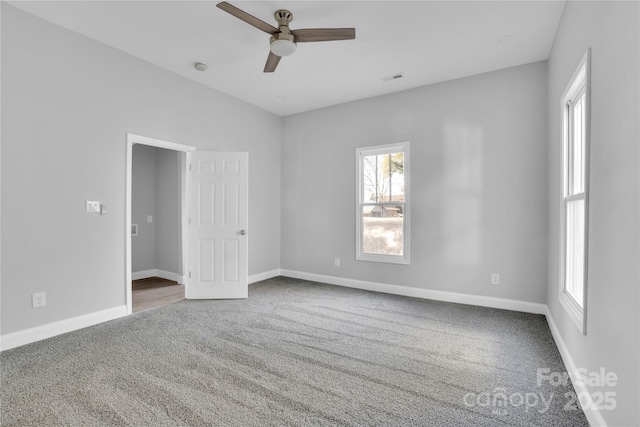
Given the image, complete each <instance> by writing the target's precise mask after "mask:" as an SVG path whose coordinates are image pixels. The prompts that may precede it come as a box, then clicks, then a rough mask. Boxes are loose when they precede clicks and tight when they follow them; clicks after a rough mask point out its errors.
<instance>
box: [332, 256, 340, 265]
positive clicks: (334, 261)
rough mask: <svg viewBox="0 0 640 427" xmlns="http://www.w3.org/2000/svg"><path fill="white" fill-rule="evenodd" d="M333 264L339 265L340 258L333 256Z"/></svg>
mask: <svg viewBox="0 0 640 427" xmlns="http://www.w3.org/2000/svg"><path fill="white" fill-rule="evenodd" d="M333 265H334V266H335V267H340V258H334V260H333Z"/></svg>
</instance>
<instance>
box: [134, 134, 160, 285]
mask: <svg viewBox="0 0 640 427" xmlns="http://www.w3.org/2000/svg"><path fill="white" fill-rule="evenodd" d="M156 162H157V156H156V148H155V147H149V146H147V145H139V144H136V145H134V146H133V149H132V173H131V223H132V224H138V235H137V236H132V237H131V270H132V271H133V272H136V271H144V270H151V269H156V268H158V257H157V254H156V252H157V246H158V245H157V233H156V229H157V218H158V215H157V210H156V194H157V184H156ZM148 215H153V218H154V222H152V223H148V222H147V216H148Z"/></svg>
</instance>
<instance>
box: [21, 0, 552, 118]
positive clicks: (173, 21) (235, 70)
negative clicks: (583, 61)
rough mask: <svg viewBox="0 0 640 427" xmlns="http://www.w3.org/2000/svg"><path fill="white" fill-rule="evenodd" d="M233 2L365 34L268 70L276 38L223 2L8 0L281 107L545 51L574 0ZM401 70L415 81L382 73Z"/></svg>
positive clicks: (471, 70) (338, 98)
mask: <svg viewBox="0 0 640 427" xmlns="http://www.w3.org/2000/svg"><path fill="white" fill-rule="evenodd" d="M229 2H230V3H231V4H233V5H234V6H237V7H239V8H241V9H243V10H245V11H246V12H248V13H250V14H251V15H254V16H256V17H257V18H260V19H262V20H263V21H265V22H267V23H269V24H272V25H274V26H277V24H276V22H275V20H274V19H273V13H274V12H275V11H276V10H277V9H288V10H290V11H291V12H293V15H294V18H293V21H292V22H291V24H290V26H291V28H292V29H300V28H331V27H355V28H356V40H348V41H333V42H324V43H304V44H300V45H298V50H297V51H296V52H295V53H294V54H293V55H292V56H289V57H285V58H282V60H281V61H280V64H279V66H278V68H277V70H276V71H275V73H272V74H267V73H263V72H262V69H263V68H264V63H265V61H266V58H267V55H268V53H269V35H268V34H266V33H263V32H261V31H260V30H258V29H256V28H254V27H252V26H250V25H248V24H246V23H244V22H242V21H240V20H239V19H237V18H235V17H233V16H232V15H229V14H228V13H226V12H224V11H222V10H220V9H218V8H217V7H216V3H217V1H86V0H85V1H68V2H60V1H14V2H10V3H11V4H12V5H14V6H16V7H18V8H20V9H23V10H24V11H26V12H29V13H32V14H34V15H36V16H39V17H41V18H43V19H46V20H48V21H51V22H53V23H55V24H58V25H60V26H62V27H65V28H68V29H70V30H72V31H75V32H78V33H81V34H84V35H86V36H88V37H91V38H93V39H95V40H98V41H100V42H102V43H105V44H107V45H109V46H113V47H115V48H117V49H120V50H122V51H125V52H127V53H129V54H131V55H134V56H137V57H139V58H142V59H144V60H146V61H148V62H150V63H152V64H155V65H158V66H160V67H162V68H165V69H168V70H170V71H173V72H175V73H177V74H179V75H181V76H184V77H186V78H189V79H192V80H195V81H197V82H200V83H202V84H203V85H206V86H209V87H212V88H214V89H217V90H219V91H221V92H224V93H227V94H229V95H232V96H234V97H236V98H239V99H242V100H244V101H246V102H249V103H251V104H253V105H256V106H258V107H260V108H263V109H265V110H268V111H271V112H273V113H275V114H278V115H288V114H293V113H297V112H301V111H307V110H312V109H316V108H321V107H326V106H330V105H335V104H339V103H344V102H348V101H353V100H357V99H362V98H368V97H372V96H376V95H381V94H385V93H390V92H397V91H400V90H405V89H410V88H414V87H418V86H423V85H427V84H431V83H436V82H440V81H445V80H451V79H455V78H459V77H464V76H470V75H474V74H479V73H483V72H487V71H493V70H498V69H502V68H507V67H511V66H516V65H520V64H526V63H530V62H535V61H540V60H544V59H547V58H548V56H549V51H550V49H551V45H552V43H553V38H554V36H555V33H556V29H557V27H558V22H559V20H560V16H561V14H562V10H563V8H564V0H562V1H560V0H556V1H406V2H401V1H271V0H268V1H234V0H229ZM507 35H508V36H511V38H510V40H508V41H506V42H505V41H503V40H502V38H504V37H503V36H507ZM196 62H203V63H206V64H207V65H208V66H209V68H208V70H207V71H205V72H200V71H196V70H195V69H194V67H193V66H194V64H195V63H196ZM396 73H403V74H404V76H405V77H404V78H402V79H398V80H393V81H387V82H385V81H383V80H382V78H383V77H385V76H388V75H392V74H396Z"/></svg>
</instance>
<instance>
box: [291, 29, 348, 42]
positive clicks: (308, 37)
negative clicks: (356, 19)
mask: <svg viewBox="0 0 640 427" xmlns="http://www.w3.org/2000/svg"><path fill="white" fill-rule="evenodd" d="M291 34H293V35H294V36H295V37H296V42H297V43H307V42H329V41H333V40H353V39H355V38H356V29H355V28H307V29H304V30H291Z"/></svg>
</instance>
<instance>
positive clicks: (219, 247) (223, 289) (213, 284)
mask: <svg viewBox="0 0 640 427" xmlns="http://www.w3.org/2000/svg"><path fill="white" fill-rule="evenodd" d="M248 166H249V156H248V153H225V152H214V151H194V152H192V153H191V165H190V171H189V188H190V190H189V192H190V194H189V196H190V197H189V253H188V264H189V268H188V273H187V286H186V297H187V298H189V299H213V298H247V296H248V238H249V236H248V235H247V234H248Z"/></svg>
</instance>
